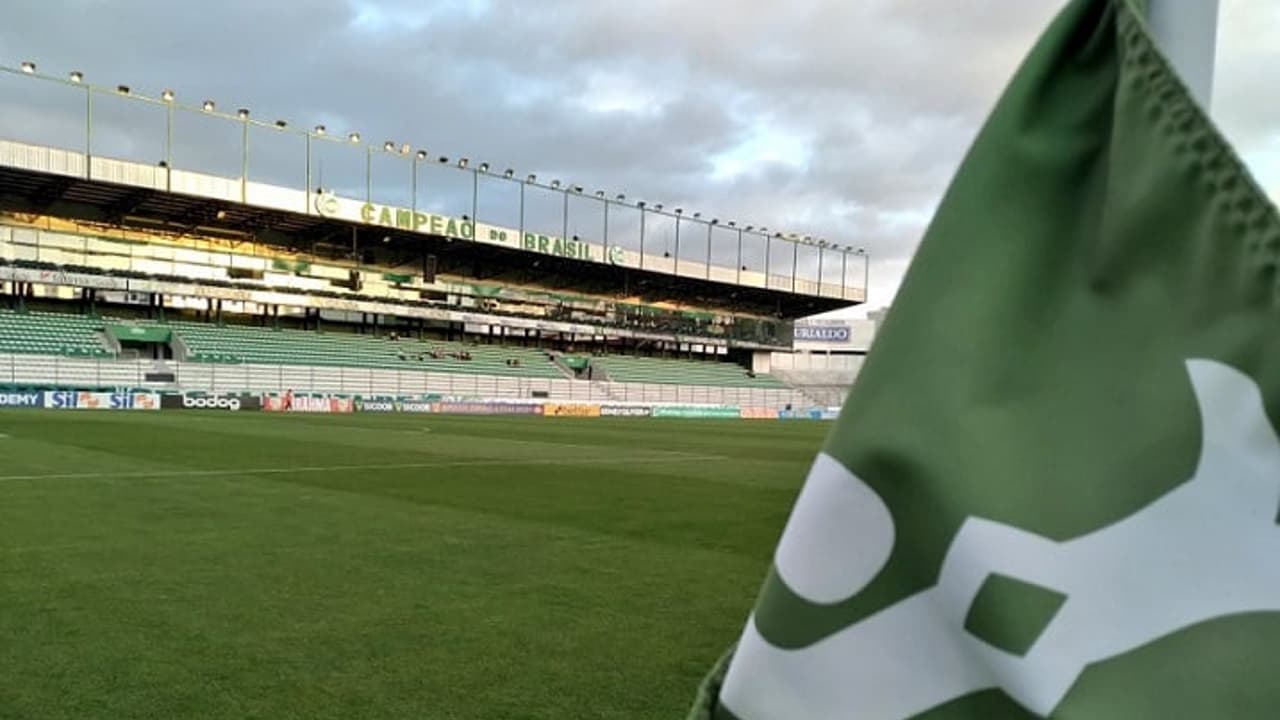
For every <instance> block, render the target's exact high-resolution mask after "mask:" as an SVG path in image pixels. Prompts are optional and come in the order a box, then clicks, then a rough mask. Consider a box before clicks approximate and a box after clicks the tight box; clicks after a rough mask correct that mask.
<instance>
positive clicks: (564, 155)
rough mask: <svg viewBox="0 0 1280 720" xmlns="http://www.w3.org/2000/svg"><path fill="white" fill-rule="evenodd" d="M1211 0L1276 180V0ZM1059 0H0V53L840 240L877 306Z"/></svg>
mask: <svg viewBox="0 0 1280 720" xmlns="http://www.w3.org/2000/svg"><path fill="white" fill-rule="evenodd" d="M1221 2H1222V15H1221V20H1220V27H1219V35H1218V44H1219V45H1218V46H1219V55H1218V69H1217V75H1216V86H1215V94H1214V108H1213V113H1214V115H1215V116H1216V117H1217V119H1218V120H1219V123H1220V125H1221V126H1222V127H1223V129H1224V131H1225V132H1226V134H1227V136H1228V137H1229V138H1231V139H1232V141H1233V142H1234V143H1235V145H1236V147H1237V149H1238V150H1239V151H1240V152H1241V154H1242V155H1243V156H1244V157H1245V159H1246V160H1247V161H1248V162H1249V163H1250V164H1251V166H1252V168H1253V170H1254V173H1255V175H1256V176H1257V177H1258V179H1259V180H1260V181H1261V182H1262V183H1263V186H1264V187H1266V188H1268V189H1269V190H1270V191H1271V192H1272V195H1273V196H1280V93H1277V92H1276V91H1275V82H1274V78H1275V75H1276V73H1277V71H1280V41H1277V39H1278V38H1280V4H1277V3H1275V2H1271V1H1269V0H1221ZM1061 5H1062V0H1018V1H1017V2H1013V1H1011V0H955V1H953V2H946V3H941V2H937V0H859V1H857V2H853V1H850V0H789V2H783V3H778V2H764V1H763V0H697V1H696V2H694V1H693V0H685V1H684V2H677V1H675V0H650V1H649V2H643V3H635V2H620V1H617V0H594V1H593V0H536V1H535V0H313V1H306V0H220V1H219V2H216V3H196V2H189V1H176V2H175V1H174V0H9V2H7V3H6V6H5V13H4V14H5V17H4V20H3V22H2V23H0V63H3V64H7V65H11V66H12V65H16V64H17V63H18V62H19V61H20V60H25V59H30V60H33V61H35V62H37V63H38V64H39V67H40V70H41V71H42V72H49V73H50V74H59V75H61V74H63V73H64V72H66V71H67V70H71V69H78V70H82V71H83V72H84V73H85V74H86V76H87V77H88V79H89V80H91V81H94V82H98V83H101V84H106V85H115V84H117V83H127V84H129V85H130V86H131V87H133V88H135V89H136V90H137V91H142V92H148V93H151V94H158V93H159V90H160V89H161V88H166V87H170V88H173V89H174V90H175V91H176V92H177V93H178V95H179V96H180V98H185V99H190V100H192V101H193V102H196V101H197V100H196V98H204V97H209V98H216V99H217V100H218V102H219V107H220V108H222V109H230V108H235V107H239V106H246V107H250V108H253V112H254V116H255V117H262V118H266V117H270V118H284V119H287V120H289V121H290V122H291V123H293V124H295V125H300V126H308V127H309V126H311V125H314V124H316V123H324V124H325V125H326V126H328V127H329V128H331V129H334V130H339V131H341V132H345V131H347V130H349V129H356V130H359V131H360V132H361V133H362V134H363V135H364V136H365V137H366V138H367V139H374V138H376V139H379V140H380V139H383V138H395V139H397V140H403V141H406V142H412V143H414V145H415V147H420V146H429V147H430V148H431V149H432V152H433V154H434V153H436V152H438V153H441V154H448V155H450V156H452V157H458V156H462V155H466V156H468V157H470V158H473V159H474V160H473V162H475V161H479V160H488V161H490V162H491V163H493V164H494V166H495V167H506V166H512V167H514V168H516V169H517V170H518V171H519V172H520V173H522V174H523V173H527V172H537V173H538V174H539V175H540V176H542V177H544V178H546V177H561V178H565V179H566V180H567V181H571V182H573V183H577V184H581V185H583V186H585V187H587V188H588V189H595V188H602V189H606V190H608V191H609V193H610V194H611V195H612V194H614V193H617V192H625V193H626V194H627V195H628V196H629V197H631V198H641V197H642V198H645V199H647V200H649V201H650V202H664V203H666V204H667V206H668V207H675V206H678V205H679V206H683V207H685V208H687V209H688V210H689V212H692V211H693V210H701V211H703V212H704V213H706V214H707V215H708V216H710V215H715V216H717V217H721V218H735V219H737V220H738V221H739V222H740V223H742V224H746V223H753V224H756V225H767V226H768V227H770V228H771V229H774V228H776V229H787V230H793V231H795V232H798V233H800V234H809V235H814V236H820V237H826V238H830V239H832V240H834V241H837V242H841V243H842V244H843V243H846V242H847V243H848V244H851V245H854V246H858V247H865V248H866V249H867V250H868V251H869V252H870V253H871V255H872V257H873V258H874V261H873V263H872V268H871V277H872V280H871V304H872V305H873V306H878V305H884V304H887V303H888V302H889V301H890V300H891V299H892V295H893V292H894V291H895V290H896V288H897V285H898V282H899V279H900V277H901V274H902V272H903V270H904V269H905V267H906V264H907V262H908V261H909V259H910V256H911V254H912V252H913V251H914V249H915V246H916V243H917V242H918V239H919V237H920V234H921V231H922V229H923V227H924V225H925V224H926V223H927V221H928V218H929V215H930V213H931V212H932V210H933V208H934V205H935V203H936V202H937V200H938V198H939V196H940V194H941V192H942V191H943V189H944V187H945V184H946V182H947V181H948V179H949V177H950V175H951V173H952V172H953V171H954V169H955V166H956V163H957V162H958V160H959V158H960V157H961V155H962V153H963V152H964V150H965V148H966V146H967V144H968V143H969V141H970V140H971V139H972V137H973V135H974V133H975V132H976V130H977V128H978V125H979V124H980V123H981V121H982V120H983V118H984V116H985V114H986V113H987V111H988V110H989V109H990V107H991V105H992V103H993V101H994V100H995V97H996V95H997V94H998V93H999V91H1000V90H1001V88H1002V87H1003V85H1004V83H1005V82H1006V80H1007V79H1008V76H1009V74H1010V73H1011V71H1012V70H1013V68H1014V66H1015V65H1016V63H1017V62H1018V61H1019V60H1020V59H1021V58H1022V57H1023V55H1024V54H1025V53H1026V51H1027V50H1028V48H1029V47H1030V45H1031V44H1032V42H1033V41H1034V40H1035V38H1036V36H1037V34H1038V33H1039V32H1040V31H1041V30H1042V29H1043V28H1044V26H1045V24H1046V23H1047V22H1048V21H1049V19H1050V18H1051V16H1052V15H1053V14H1054V13H1055V12H1056V11H1057V10H1058V9H1059V8H1060V7H1061ZM8 96H9V97H10V98H11V99H12V98H14V97H17V96H16V95H14V94H12V93H10V94H9V95H8ZM0 97H3V96H0ZM36 106H38V107H42V106H39V105H38V104H37V105H36ZM0 111H2V113H0V126H3V128H6V134H11V133H9V131H8V130H7V128H12V127H13V126H15V124H17V125H26V126H31V127H39V128H46V129H47V128H59V131H68V132H70V131H72V130H71V129H70V128H73V127H74V123H75V122H76V119H75V116H74V112H73V111H72V110H70V109H69V110H68V118H70V119H65V120H64V119H59V118H57V117H52V118H51V117H48V116H41V117H26V116H24V113H29V114H33V115H34V114H38V113H41V112H47V111H46V110H44V109H41V110H32V111H24V110H21V109H19V108H17V107H16V104H15V103H13V102H5V101H4V100H3V99H0ZM109 111H110V110H109V109H108V110H106V112H109ZM19 120H20V121H21V122H17V121H19ZM31 121H34V122H31ZM64 124H65V125H66V127H61V126H62V125H64Z"/></svg>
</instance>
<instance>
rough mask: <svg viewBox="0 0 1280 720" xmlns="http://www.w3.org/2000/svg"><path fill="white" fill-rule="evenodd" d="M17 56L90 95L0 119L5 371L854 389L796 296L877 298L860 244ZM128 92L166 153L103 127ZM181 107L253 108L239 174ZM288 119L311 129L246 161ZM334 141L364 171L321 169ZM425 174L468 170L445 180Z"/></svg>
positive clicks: (486, 391)
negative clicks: (76, 73) (496, 197)
mask: <svg viewBox="0 0 1280 720" xmlns="http://www.w3.org/2000/svg"><path fill="white" fill-rule="evenodd" d="M0 70H3V71H4V72H3V73H0V75H6V76H8V77H9V78H10V79H13V78H19V79H20V82H23V83H42V82H43V83H46V84H47V85H48V86H49V87H50V88H52V89H53V90H54V91H57V92H65V93H67V94H69V95H70V96H72V97H83V99H84V100H85V102H84V103H83V107H84V108H85V109H84V113H85V116H84V117H83V118H81V120H82V121H83V133H80V134H77V133H73V134H70V135H66V136H59V137H50V136H47V135H43V134H41V135H40V136H39V137H33V136H26V134H24V132H23V131H22V130H21V129H17V130H15V129H14V128H10V127H5V128H2V130H3V132H4V134H5V135H7V136H8V137H5V138H3V139H0V384H4V385H8V386H11V387H35V386H38V387H68V388H81V387H93V388H102V387H130V388H148V389H156V390H165V391H181V392H216V393H223V392H255V393H263V392H283V391H285V390H293V391H298V392H322V393H340V394H351V395H415V394H423V393H441V394H449V395H454V396H460V397H489V398H509V399H533V398H538V399H548V400H590V401H641V402H681V403H705V404H712V405H715V404H724V405H742V406H752V407H768V408H783V407H790V406H794V405H813V404H838V403H839V400H840V399H841V398H842V395H841V394H840V386H841V385H843V384H845V381H846V379H848V378H849V377H851V375H850V373H851V372H852V371H853V370H854V369H856V366H855V364H854V363H852V362H848V363H845V364H844V365H840V367H839V368H835V367H834V366H832V364H831V361H830V357H831V353H826V356H827V357H828V360H827V361H826V363H827V364H826V365H824V366H822V367H817V366H815V365H814V361H813V359H812V357H811V356H810V355H809V354H808V353H803V354H799V355H798V354H795V351H796V349H797V347H798V345H797V336H796V332H795V328H796V320H797V319H799V318H803V317H806V316H810V315H814V314H816V313H824V312H829V311H832V310H836V309H839V308H843V307H848V306H851V305H855V304H858V303H861V302H864V301H865V299H866V287H867V266H868V262H869V261H868V258H867V256H866V254H865V253H863V252H861V251H859V250H855V249H854V248H852V247H850V246H845V245H841V244H837V243H832V242H828V241H826V240H820V239H814V238H807V237H802V236H798V235H794V234H790V233H783V232H779V231H770V230H768V229H766V228H764V227H757V226H752V225H747V224H745V223H740V222H738V221H729V220H721V219H719V218H714V217H704V216H703V215H702V214H701V213H686V212H685V211H684V210H683V209H679V208H667V207H664V206H663V205H661V204H658V203H646V202H644V201H636V200H628V199H627V198H626V196H625V195H621V194H613V193H605V192H604V191H588V190H585V189H584V188H582V187H580V186H576V185H572V184H567V183H563V182H561V181H560V180H551V181H545V180H539V179H538V177H537V176H536V175H534V174H523V175H518V174H517V173H516V172H515V171H514V170H512V169H504V170H501V171H499V170H497V169H494V168H491V167H490V166H489V165H488V164H487V163H472V162H470V161H469V160H468V159H465V158H462V159H455V160H450V159H448V158H446V157H434V156H431V155H428V154H427V153H426V152H425V151H424V150H419V149H415V148H414V147H412V146H410V145H408V144H401V143H394V142H390V141H388V142H386V143H383V144H381V145H367V144H363V143H361V142H360V140H359V137H358V135H357V134H355V133H350V134H347V135H339V134H334V133H328V132H327V131H326V130H325V128H323V127H316V128H315V129H313V130H296V129H294V128H292V127H291V126H289V125H288V124H287V123H285V122H283V121H277V122H263V121H259V120H257V119H253V118H251V117H250V114H249V112H248V111H247V110H241V111H239V112H237V113H235V114H224V113H222V112H220V111H218V110H216V105H215V104H214V103H213V102H212V101H206V102H204V103H202V104H200V105H191V106H187V105H184V104H182V103H180V102H178V101H177V100H176V99H175V98H174V97H173V94H172V93H169V92H167V91H166V93H164V94H163V95H161V96H159V97H154V98H153V97H144V96H142V95H140V94H138V93H134V92H132V91H130V90H129V89H128V88H125V87H124V86H120V87H119V88H104V87H96V86H92V85H89V84H87V83H84V82H83V81H82V80H81V79H73V80H72V81H64V80H61V79H59V78H52V77H45V76H42V75H40V74H38V73H35V72H34V68H32V69H31V70H30V71H28V69H27V68H26V67H25V66H24V67H23V68H6V67H0ZM108 101H110V102H113V103H126V104H131V105H130V107H132V106H133V105H136V106H137V108H138V109H139V111H140V112H154V113H156V114H157V116H158V117H161V118H164V120H165V128H166V129H165V134H164V137H163V138H160V139H158V141H157V151H156V152H155V153H153V154H152V157H153V159H152V160H150V161H146V160H143V159H141V157H139V156H138V154H137V153H132V152H130V151H124V150H121V151H119V152H113V148H112V147H110V146H109V143H108V141H107V140H100V139H97V138H98V136H99V135H102V136H104V137H106V138H110V136H111V133H110V132H109V131H110V128H107V129H106V130H103V129H101V128H99V126H98V125H96V124H95V123H100V122H103V121H101V120H95V118H94V116H93V115H92V109H93V108H94V107H95V103H105V102H108ZM187 116H192V117H199V118H200V119H201V120H207V121H209V122H217V123H223V124H226V125H229V126H234V127H237V128H239V129H240V130H242V133H239V134H240V137H241V139H240V143H239V144H238V145H237V144H235V143H228V147H225V148H223V149H225V150H226V151H227V153H226V154H227V155H237V156H238V157H241V158H242V161H241V164H240V168H239V172H238V173H226V172H222V173H219V172H215V171H212V170H210V169H209V168H206V167H202V166H200V165H199V164H198V163H193V164H191V165H187V164H184V163H183V162H181V161H180V158H182V157H188V156H189V157H201V156H204V155H207V153H181V152H177V151H175V148H181V147H184V143H187V144H188V145H190V144H191V143H194V142H196V141H195V140H191V139H184V138H183V137H181V136H180V135H178V134H175V132H174V127H175V118H180V117H187ZM72 124H74V123H72ZM264 134H265V135H264ZM260 135H263V136H264V137H266V139H262V140H258V139H255V140H253V143H254V144H253V145H251V138H258V137H259V136H260ZM267 135H269V137H267ZM282 138H283V139H289V140H296V141H298V142H297V145H298V147H299V148H302V149H301V150H299V151H298V152H297V153H294V154H292V155H290V154H288V153H285V156H284V159H280V157H279V156H280V153H276V154H275V155H273V156H271V157H273V159H272V160H270V161H269V162H267V161H264V162H262V163H260V164H252V165H251V164H250V149H251V147H252V148H254V149H255V150H257V149H258V147H259V145H261V144H266V143H268V142H275V141H282V140H281V139H282ZM338 150H341V151H343V152H351V153H355V155H354V156H355V157H356V158H358V159H359V160H360V162H358V163H357V164H356V167H357V168H358V165H360V164H363V166H364V167H363V173H361V172H360V171H359V169H357V170H354V171H352V172H351V173H349V174H348V176H346V177H345V178H335V175H336V174H338V173H337V172H336V170H335V169H334V168H335V167H338V164H337V163H333V162H331V163H330V166H329V167H330V169H329V171H328V172H327V175H325V176H324V177H322V174H323V172H322V169H323V163H322V162H321V157H322V151H323V152H329V153H333V152H337V151H338ZM258 151H259V152H262V151H261V150H258ZM375 158H376V162H377V163H385V162H393V163H400V164H401V165H400V166H401V167H403V168H406V170H405V171H404V174H403V175H401V180H398V181H390V182H388V181H385V180H384V179H383V178H382V176H377V175H376V173H375V167H377V165H375ZM259 167H265V168H266V169H264V170H258V168H259ZM281 167H287V168H290V170H289V172H284V173H282V172H279V169H280V168H281ZM409 168H411V169H412V175H410V174H409V171H408V169H409ZM429 172H430V173H434V174H435V175H431V177H439V176H440V175H441V174H447V175H448V176H449V177H450V178H452V180H451V182H453V183H454V184H453V185H451V186H448V187H451V188H455V189H454V190H441V191H440V194H439V195H434V194H433V190H432V187H434V185H432V184H431V183H427V182H425V181H424V182H422V183H420V182H419V179H420V177H426V176H427V175H428V173H429ZM260 175H270V176H271V177H270V178H267V177H261V176H260ZM284 175H291V176H292V177H296V178H297V183H296V184H292V185H291V184H289V183H284V182H281V181H278V180H277V181H275V182H269V181H268V179H275V178H278V177H281V176H284ZM410 179H411V180H412V182H409V181H410ZM459 182H460V183H461V185H460V186H459V185H458V183H459ZM437 185H439V186H440V187H445V185H443V184H439V183H438V184H437ZM457 187H461V188H462V190H461V191H456V188H457ZM493 187H499V188H500V189H501V188H505V189H506V190H507V194H506V195H505V196H504V197H505V198H506V199H505V200H502V201H495V202H489V201H488V199H487V196H484V195H482V192H481V189H482V188H487V189H486V190H485V193H490V192H496V191H493V190H492V188H493ZM468 189H469V192H468ZM482 196H483V197H486V202H485V203H484V204H482V203H481V198H482ZM535 201H536V202H540V203H542V205H543V206H547V205H548V203H550V207H551V208H553V211H552V212H551V213H550V215H549V217H550V219H547V218H548V213H547V212H546V211H545V208H544V212H542V216H543V217H541V219H538V218H537V217H536V215H537V213H536V212H535V208H534V206H535V204H536V203H535ZM450 203H452V204H451V205H450ZM446 206H448V207H446ZM517 209H518V210H517ZM801 327H805V326H804V325H803V324H802V325H801ZM837 354H839V353H837ZM854 354H857V353H854ZM775 368H776V369H777V371H776V372H774V369H775ZM815 372H816V373H818V374H816V375H815V374H814V373H815ZM815 378H816V380H815ZM806 386H808V389H807V390H806ZM828 391H832V392H834V394H831V392H828Z"/></svg>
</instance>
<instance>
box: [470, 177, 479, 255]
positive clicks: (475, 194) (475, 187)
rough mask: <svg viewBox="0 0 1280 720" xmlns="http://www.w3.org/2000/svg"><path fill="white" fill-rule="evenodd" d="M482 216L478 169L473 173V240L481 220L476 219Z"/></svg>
mask: <svg viewBox="0 0 1280 720" xmlns="http://www.w3.org/2000/svg"><path fill="white" fill-rule="evenodd" d="M479 214H480V171H479V170H478V169H476V170H472V171H471V239H472V240H475V239H476V224H477V223H479V222H480V219H479V218H478V217H476V216H477V215H479Z"/></svg>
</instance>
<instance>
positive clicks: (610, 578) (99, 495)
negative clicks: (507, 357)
mask: <svg viewBox="0 0 1280 720" xmlns="http://www.w3.org/2000/svg"><path fill="white" fill-rule="evenodd" d="M828 427H829V426H828V425H826V424H819V423H810V422H790V423H777V422H756V423H748V422H733V421H705V422H703V421H681V420H648V419H625V420H624V419H597V420H578V419H568V418H565V419H560V418H555V419H553V418H475V417H436V416H429V415H348V416H301V415H294V416H273V415H262V414H256V413H253V414H238V415H237V414H229V413H228V414H218V413H205V412H191V413H184V412H165V413H149V412H134V413H114V412H91V411H84V412H76V411H69V412H44V411H7V412H0V434H2V435H3V437H0V459H2V460H3V462H2V463H0V718H166V719H168V718H187V717H199V718H236V719H240V718H264V719H270V720H283V719H285V718H308V719H313V718H343V719H344V720H347V719H354V718H429V719H431V720H436V719H439V720H447V719H451V718H483V719H486V720H487V719H489V718H547V719H551V718H554V719H556V720H575V719H577V718H618V719H622V718H625V719H627V720H632V719H635V718H679V717H682V715H683V713H684V712H685V711H686V710H687V708H688V707H689V704H690V702H691V700H692V699H693V695H694V689H695V686H696V685H697V683H698V681H699V679H700V678H701V677H702V675H703V673H705V672H706V670H707V669H708V668H709V667H710V665H711V664H712V662H713V661H714V660H715V658H717V657H718V656H719V655H720V653H721V652H722V651H723V650H724V649H725V648H726V647H727V645H728V643H730V642H731V641H732V640H734V639H735V638H736V636H737V633H738V632H739V631H740V629H741V625H742V622H743V620H744V618H745V616H746V613H747V612H748V611H749V609H750V606H751V604H752V601H753V599H754V596H755V593H756V590H757V589H758V587H759V585H760V582H761V580H762V579H763V577H764V573H765V572H766V570H767V567H768V563H769V558H770V556H771V553H772V551H773V547H774V545H775V543H776V541H777V538H778V534H779V533H780V532H781V529H782V525H783V523H784V522H785V520H786V515H787V513H788V511H789V510H790V507H791V503H792V501H793V500H794V498H795V495H796V492H797V491H798V489H799V487H800V483H801V482H802V480H803V476H804V473H805V471H806V470H807V468H808V465H809V463H810V461H811V460H812V458H813V455H814V453H815V452H816V451H817V449H818V447H819V445H820V443H821V441H822V438H823V436H824V434H825V433H826V431H827V429H828Z"/></svg>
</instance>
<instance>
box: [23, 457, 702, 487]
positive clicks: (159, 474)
mask: <svg viewBox="0 0 1280 720" xmlns="http://www.w3.org/2000/svg"><path fill="white" fill-rule="evenodd" d="M723 459H724V458H723V457H722V456H719V455H681V456H674V457H673V456H670V455H668V456H665V457H636V456H633V455H631V456H629V455H616V456H613V457H599V458H569V459H559V460H553V459H545V458H544V459H534V460H517V459H507V460H441V461H436V462H420V463H393V464H387V465H313V466H305V465H304V466H300V467H276V468H226V469H224V470H154V471H150V470H148V471H125V472H89V473H49V474H41V475H0V482H9V481H18V480H100V479H107V478H137V479H146V478H169V477H173V478H188V477H218V476H223V475H294V474H304V473H331V472H350V471H354V470H417V469H425V468H445V467H484V466H495V465H594V464H597V463H604V464H617V463H623V464H627V465H653V464H658V463H679V462H706V461H711V460H723Z"/></svg>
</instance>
